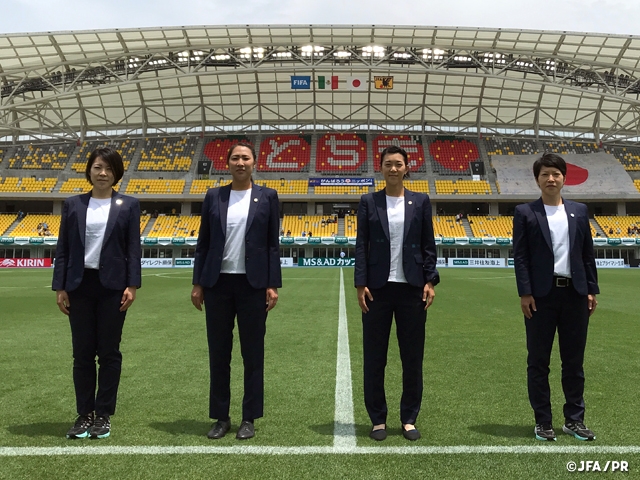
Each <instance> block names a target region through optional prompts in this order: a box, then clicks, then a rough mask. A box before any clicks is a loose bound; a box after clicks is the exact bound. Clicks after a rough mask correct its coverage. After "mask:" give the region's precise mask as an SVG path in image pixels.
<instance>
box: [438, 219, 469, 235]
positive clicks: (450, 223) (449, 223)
mask: <svg viewBox="0 0 640 480" xmlns="http://www.w3.org/2000/svg"><path fill="white" fill-rule="evenodd" d="M433 233H434V234H435V236H436V237H466V236H467V234H466V232H465V231H464V227H463V226H462V224H460V223H458V222H456V217H455V216H453V215H436V216H434V217H433Z"/></svg>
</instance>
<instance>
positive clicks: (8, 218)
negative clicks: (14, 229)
mask: <svg viewBox="0 0 640 480" xmlns="http://www.w3.org/2000/svg"><path fill="white" fill-rule="evenodd" d="M16 218H18V216H17V215H16V214H15V213H0V235H4V233H5V232H6V231H7V229H8V228H9V227H10V226H11V224H12V223H13V222H15V221H16Z"/></svg>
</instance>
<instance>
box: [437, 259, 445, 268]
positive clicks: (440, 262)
mask: <svg viewBox="0 0 640 480" xmlns="http://www.w3.org/2000/svg"><path fill="white" fill-rule="evenodd" d="M446 266H447V259H446V258H442V257H438V260H437V261H436V267H446Z"/></svg>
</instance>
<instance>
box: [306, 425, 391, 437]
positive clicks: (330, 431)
mask: <svg viewBox="0 0 640 480" xmlns="http://www.w3.org/2000/svg"><path fill="white" fill-rule="evenodd" d="M337 427H338V428H337V429H338V431H340V430H342V429H344V428H345V427H346V428H348V427H349V425H338V426H337ZM309 428H310V429H311V430H313V431H314V432H316V433H318V434H320V435H327V436H333V435H335V433H336V424H335V422H331V423H325V424H322V425H311V426H310V427H309ZM355 429H356V437H359V438H366V437H368V436H369V432H370V431H371V425H361V424H356V425H355ZM396 430H397V432H396ZM387 432H389V433H390V434H395V433H398V434H401V433H402V430H401V429H400V427H398V428H395V429H394V428H389V427H387Z"/></svg>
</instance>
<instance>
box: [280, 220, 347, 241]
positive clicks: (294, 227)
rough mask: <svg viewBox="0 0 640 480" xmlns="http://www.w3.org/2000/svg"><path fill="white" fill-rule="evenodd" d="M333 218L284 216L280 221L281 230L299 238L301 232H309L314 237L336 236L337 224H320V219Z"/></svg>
mask: <svg viewBox="0 0 640 480" xmlns="http://www.w3.org/2000/svg"><path fill="white" fill-rule="evenodd" d="M323 218H324V219H325V220H326V219H328V218H333V217H330V216H328V215H285V216H284V218H283V219H282V230H284V232H285V233H286V232H287V231H289V230H290V231H291V236H292V237H299V236H300V235H301V234H302V232H309V231H311V233H312V234H313V236H314V237H330V236H331V235H332V234H335V235H337V234H338V224H337V223H326V222H325V224H324V225H323V224H322V219H323Z"/></svg>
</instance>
